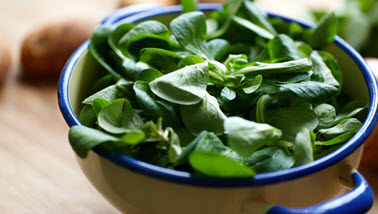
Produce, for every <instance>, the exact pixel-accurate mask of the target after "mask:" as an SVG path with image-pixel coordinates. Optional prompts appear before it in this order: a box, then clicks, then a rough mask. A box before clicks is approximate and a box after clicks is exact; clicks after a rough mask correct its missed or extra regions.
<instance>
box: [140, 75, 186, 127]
mask: <svg viewBox="0 0 378 214" xmlns="http://www.w3.org/2000/svg"><path fill="white" fill-rule="evenodd" d="M134 91H135V96H136V101H137V103H138V106H139V107H140V108H141V109H142V110H143V114H145V116H147V118H148V119H151V120H153V121H158V119H159V118H164V120H163V123H164V125H166V126H170V127H178V126H179V125H180V124H181V122H180V119H179V118H178V115H177V114H176V112H175V111H174V110H173V108H172V106H171V104H170V103H166V105H162V104H161V102H163V101H160V102H158V101H157V100H156V98H155V95H154V94H153V93H152V91H151V90H150V87H149V86H148V83H147V82H144V81H137V82H135V84H134Z"/></svg>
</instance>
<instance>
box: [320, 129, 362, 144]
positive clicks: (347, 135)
mask: <svg viewBox="0 0 378 214" xmlns="http://www.w3.org/2000/svg"><path fill="white" fill-rule="evenodd" d="M356 132H357V130H355V131H351V132H346V133H344V134H341V135H339V136H337V137H335V138H332V139H331V140H327V141H323V142H321V141H319V142H316V143H315V145H316V146H333V145H336V144H339V143H344V142H347V141H348V140H349V139H350V138H352V137H353V136H354V134H356Z"/></svg>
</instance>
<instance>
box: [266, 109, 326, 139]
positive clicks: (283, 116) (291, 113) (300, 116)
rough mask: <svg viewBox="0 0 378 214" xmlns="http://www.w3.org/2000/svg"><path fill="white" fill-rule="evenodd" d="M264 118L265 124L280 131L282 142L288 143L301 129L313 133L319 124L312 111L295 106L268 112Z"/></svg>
mask: <svg viewBox="0 0 378 214" xmlns="http://www.w3.org/2000/svg"><path fill="white" fill-rule="evenodd" d="M265 116H266V121H267V123H269V124H270V125H272V126H274V127H277V128H279V129H281V130H282V133H283V137H282V140H288V141H293V140H294V139H295V138H296V136H297V133H298V132H300V131H301V130H302V129H304V128H305V129H307V130H309V131H313V130H314V129H315V128H316V127H317V126H318V124H319V120H318V117H317V116H316V114H315V113H314V111H313V110H311V109H308V108H303V107H297V106H291V107H286V108H279V109H274V110H268V111H267V112H266V114H265Z"/></svg>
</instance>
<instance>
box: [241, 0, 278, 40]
mask: <svg viewBox="0 0 378 214" xmlns="http://www.w3.org/2000/svg"><path fill="white" fill-rule="evenodd" d="M242 7H243V11H244V13H245V14H246V16H247V17H248V19H249V20H250V21H252V22H253V23H255V24H257V25H258V26H260V27H262V28H264V29H265V30H267V31H269V32H270V33H272V34H277V32H276V30H275V29H274V27H273V26H272V25H271V24H270V23H269V21H268V15H267V14H266V13H265V12H264V11H263V10H262V9H260V8H259V7H258V6H257V5H256V4H255V3H254V2H253V1H250V0H243V6H242Z"/></svg>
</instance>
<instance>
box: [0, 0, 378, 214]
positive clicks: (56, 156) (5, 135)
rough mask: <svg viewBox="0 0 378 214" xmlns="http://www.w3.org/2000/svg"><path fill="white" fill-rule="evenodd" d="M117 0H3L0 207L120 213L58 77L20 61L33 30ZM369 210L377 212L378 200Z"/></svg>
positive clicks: (98, 14) (99, 13)
mask: <svg viewBox="0 0 378 214" xmlns="http://www.w3.org/2000/svg"><path fill="white" fill-rule="evenodd" d="M290 1H293V0H290ZM259 2H261V1H259ZM267 2H270V3H271V5H270V6H269V5H268V4H267V3H264V4H263V6H264V7H266V8H268V9H269V10H273V11H274V10H275V9H274V8H278V6H277V4H276V3H277V2H278V0H277V1H275V2H274V1H273V0H269V1H267ZM297 2H298V1H297ZM118 4H119V1H118V0H96V1H92V0H81V1H75V0H33V1H29V0H12V1H0V34H1V35H2V36H4V37H5V38H6V39H7V40H8V41H10V44H9V45H10V47H11V49H12V53H13V57H12V58H13V64H12V68H11V70H10V75H8V76H7V79H6V82H4V84H3V85H0V136H1V138H0V146H1V147H0V163H2V164H1V167H0V178H1V179H0V213H4V214H19V213H28V214H29V213H31V214H34V213H35V214H40V213H54V214H60V213H62V214H66V213H73V214H103V213H107V214H115V213H119V212H118V211H117V210H115V209H114V208H113V207H112V206H111V205H110V204H109V203H108V202H106V201H105V200H104V199H103V198H102V197H101V196H100V194H98V193H97V192H96V190H95V189H94V188H93V187H92V186H91V185H90V184H89V182H88V181H87V179H86V178H85V176H84V175H83V173H82V172H81V170H80V169H79V167H78V165H77V164H76V161H75V159H74V155H73V152H72V151H71V148H70V146H69V144H68V140H67V133H68V127H67V125H66V123H65V122H64V120H63V118H62V116H61V114H60V112H59V108H58V103H57V98H56V82H31V81H29V80H27V79H22V78H20V77H19V72H20V71H19V69H20V66H19V63H18V62H19V58H18V55H19V48H20V44H21V41H22V39H23V38H24V36H26V35H27V33H28V32H29V31H30V30H32V29H34V28H37V27H40V26H42V25H44V24H47V23H49V22H51V21H55V20H60V19H65V18H72V17H75V16H80V17H81V18H83V17H84V18H85V17H87V18H89V19H96V20H100V19H101V18H102V17H104V16H105V15H106V14H108V13H109V12H111V11H112V10H113V9H114V8H115V7H116V6H117V5H118ZM272 5H274V6H272ZM297 7H298V5H297ZM300 7H302V6H300ZM290 10H292V9H290ZM377 70H378V68H377ZM362 172H363V173H364V175H366V176H367V178H368V180H369V181H371V183H372V184H373V187H374V189H376V190H377V191H378V185H377V182H376V181H377V179H378V175H377V174H376V173H375V172H374V171H372V170H371V169H369V168H367V167H365V166H363V167H362ZM370 213H378V206H377V204H375V207H374V208H373V210H372V211H370Z"/></svg>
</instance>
